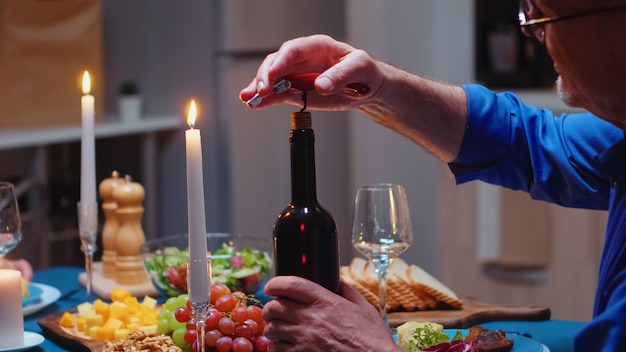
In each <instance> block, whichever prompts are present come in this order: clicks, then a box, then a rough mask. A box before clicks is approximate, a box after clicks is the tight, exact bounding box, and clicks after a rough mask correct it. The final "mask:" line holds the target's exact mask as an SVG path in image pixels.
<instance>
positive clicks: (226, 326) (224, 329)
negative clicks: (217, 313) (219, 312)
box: [218, 317, 235, 335]
mask: <svg viewBox="0 0 626 352" xmlns="http://www.w3.org/2000/svg"><path fill="white" fill-rule="evenodd" d="M218 327H219V330H220V332H221V333H222V334H224V335H232V334H233V332H234V331H235V322H234V321H233V320H232V319H231V318H229V317H222V319H220V323H219V324H218Z"/></svg>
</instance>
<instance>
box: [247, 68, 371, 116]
mask: <svg viewBox="0 0 626 352" xmlns="http://www.w3.org/2000/svg"><path fill="white" fill-rule="evenodd" d="M319 75H320V73H319V72H307V73H296V74H293V75H288V76H286V77H284V78H283V79H281V80H279V81H278V82H276V84H274V87H273V88H272V93H274V94H280V93H284V92H286V91H288V90H289V89H297V90H299V91H301V92H302V102H303V103H304V107H303V108H302V110H300V111H304V110H305V109H306V92H308V91H310V90H313V89H315V86H314V82H315V79H316V78H317V77H318V76H319ZM346 89H348V90H350V92H352V93H354V94H355V95H364V94H367V93H369V91H370V88H369V87H368V86H366V85H365V84H363V83H350V84H348V85H347V86H346ZM261 101H263V97H261V96H260V95H259V93H256V94H255V95H254V96H253V97H252V98H251V99H250V100H248V101H247V102H246V104H248V106H250V107H251V108H255V107H257V106H259V104H261Z"/></svg>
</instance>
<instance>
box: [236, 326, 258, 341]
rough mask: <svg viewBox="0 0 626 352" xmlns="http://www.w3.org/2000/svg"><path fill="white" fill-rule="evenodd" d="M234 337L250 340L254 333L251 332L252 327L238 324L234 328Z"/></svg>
mask: <svg viewBox="0 0 626 352" xmlns="http://www.w3.org/2000/svg"><path fill="white" fill-rule="evenodd" d="M234 333H235V337H245V338H246V339H248V340H249V339H251V338H252V336H254V331H252V327H251V326H250V325H248V324H238V325H237V326H235V332H234Z"/></svg>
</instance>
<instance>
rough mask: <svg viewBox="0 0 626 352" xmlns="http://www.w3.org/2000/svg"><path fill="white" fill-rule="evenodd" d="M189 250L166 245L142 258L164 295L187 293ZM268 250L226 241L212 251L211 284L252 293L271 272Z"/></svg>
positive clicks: (155, 283) (158, 288)
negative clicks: (239, 247)
mask: <svg viewBox="0 0 626 352" xmlns="http://www.w3.org/2000/svg"><path fill="white" fill-rule="evenodd" d="M188 257H189V250H188V249H184V250H180V249H178V248H176V247H166V248H164V249H161V250H156V251H155V252H154V253H152V254H151V255H150V256H149V257H146V259H145V265H146V269H147V271H148V275H149V276H150V278H151V279H152V282H153V283H154V285H155V287H156V288H157V290H159V291H161V292H162V293H164V294H165V295H167V296H170V297H171V296H177V295H180V294H182V293H186V292H187V258H188ZM270 265H271V264H270V256H269V254H268V253H267V252H263V251H259V250H257V249H254V248H252V247H243V248H242V249H238V248H235V247H234V246H231V245H229V244H227V243H224V244H222V247H221V248H220V249H218V250H217V251H215V252H213V253H211V272H212V273H211V277H212V278H211V280H212V283H214V284H215V283H223V284H225V285H227V286H228V287H229V288H230V289H231V290H233V291H237V290H241V291H243V292H245V293H254V292H255V291H256V290H257V289H258V288H259V285H260V284H261V282H262V281H263V279H265V276H266V275H267V274H268V273H269V271H270Z"/></svg>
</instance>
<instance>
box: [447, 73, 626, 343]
mask: <svg viewBox="0 0 626 352" xmlns="http://www.w3.org/2000/svg"><path fill="white" fill-rule="evenodd" d="M463 88H464V89H465V92H466V94H467V97H468V122H467V127H466V131H465V136H464V139H463V144H462V146H461V151H460V153H459V155H458V156H457V158H456V160H455V161H454V162H452V163H450V169H451V170H452V171H453V172H454V174H455V177H456V180H457V183H463V182H468V181H472V180H482V181H485V182H488V183H492V184H496V185H501V186H504V187H507V188H510V189H514V190H522V191H526V192H528V193H529V194H530V196H531V197H532V198H534V199H539V200H545V201H548V202H551V203H556V204H560V205H563V206H567V207H576V208H586V209H600V210H608V212H609V216H608V223H607V227H606V237H605V244H604V249H603V252H602V258H601V261H600V269H599V276H598V287H597V291H596V300H595V305H594V318H593V319H592V321H591V322H589V323H588V324H586V326H585V328H583V329H582V330H581V331H580V332H579V334H578V335H577V336H576V341H575V346H576V350H577V351H585V352H588V351H626V192H625V190H626V141H625V139H624V132H623V131H622V130H621V129H619V128H617V127H615V126H614V125H612V124H610V123H608V122H606V121H604V120H602V119H599V118H598V117H596V116H594V115H592V114H590V113H582V114H564V115H561V116H555V115H554V114H553V113H552V112H550V111H549V110H544V109H538V108H536V107H534V106H529V105H525V104H524V103H522V102H521V101H520V100H519V98H518V97H516V96H515V95H513V94H511V93H500V94H496V93H494V92H492V91H490V90H488V89H486V88H485V87H482V86H479V85H465V86H463Z"/></svg>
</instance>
